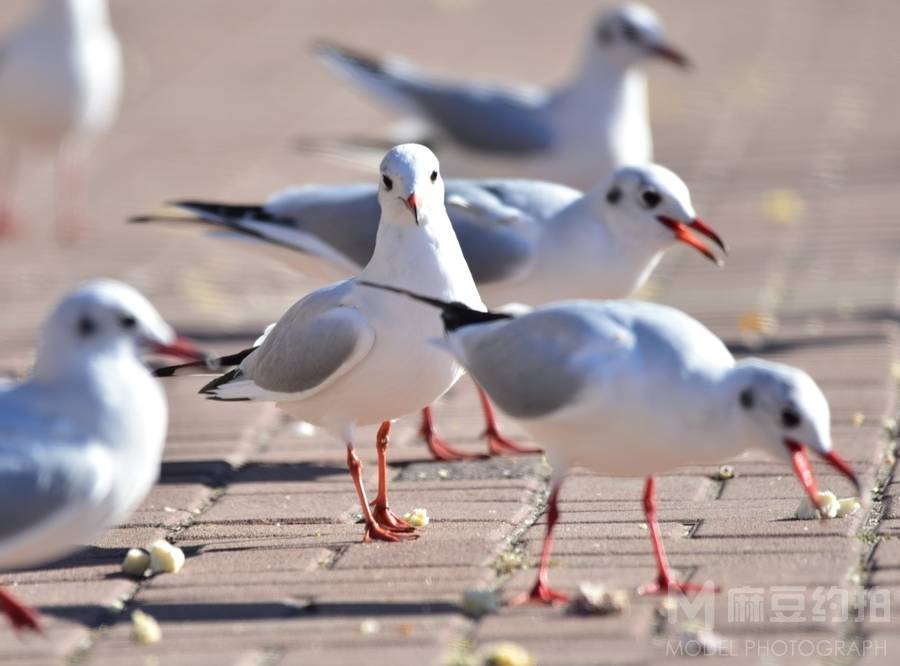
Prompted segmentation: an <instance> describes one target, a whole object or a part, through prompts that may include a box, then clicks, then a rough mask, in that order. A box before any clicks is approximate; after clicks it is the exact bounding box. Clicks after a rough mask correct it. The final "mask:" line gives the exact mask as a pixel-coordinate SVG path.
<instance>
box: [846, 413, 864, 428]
mask: <svg viewBox="0 0 900 666" xmlns="http://www.w3.org/2000/svg"><path fill="white" fill-rule="evenodd" d="M850 422H851V423H853V425H854V426H856V427H857V428H859V427H860V426H861V425H862V424H863V423H865V422H866V415H865V414H863V413H862V412H854V413H853V416H852V417H851V419H850Z"/></svg>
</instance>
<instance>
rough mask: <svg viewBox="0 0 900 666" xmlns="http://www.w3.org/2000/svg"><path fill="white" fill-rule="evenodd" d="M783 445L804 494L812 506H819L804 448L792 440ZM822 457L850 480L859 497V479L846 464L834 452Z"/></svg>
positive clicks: (816, 487)
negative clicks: (789, 454) (786, 448)
mask: <svg viewBox="0 0 900 666" xmlns="http://www.w3.org/2000/svg"><path fill="white" fill-rule="evenodd" d="M784 444H785V446H787V447H788V450H789V451H790V452H791V464H792V465H793V467H794V473H795V474H796V475H797V478H798V479H800V484H801V485H802V486H803V489H804V490H805V491H806V494H807V495H809V498H810V499H811V500H812V502H813V504H815V505H816V506H821V505H820V504H819V487H818V485H817V484H816V476H815V474H813V471H812V467H811V466H810V464H809V456H807V455H806V446H804V445H803V444H801V443H800V442H796V441H794V440H792V439H786V440H784ZM822 457H823V458H824V459H825V460H826V461H827V462H828V464H829V465H831V466H832V467H834V468H835V469H836V470H838V471H839V472H840V473H841V474H843V475H844V476H846V477H847V478H848V479H850V481H851V482H852V483H853V486H854V488H855V489H856V494H857V496H859V495H860V485H859V479H857V478H856V474H854V473H853V470H852V469H850V465H848V464H847V461H846V460H844V459H843V458H842V457H841V456H840V455H838V454H837V453H836V452H834V451H829V452H828V453H826V454H824V455H823V456H822Z"/></svg>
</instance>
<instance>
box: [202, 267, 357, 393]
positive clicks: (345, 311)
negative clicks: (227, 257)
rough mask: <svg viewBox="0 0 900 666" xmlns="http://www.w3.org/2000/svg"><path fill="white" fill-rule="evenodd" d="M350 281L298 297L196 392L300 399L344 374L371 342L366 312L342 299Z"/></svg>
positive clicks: (347, 290)
mask: <svg viewBox="0 0 900 666" xmlns="http://www.w3.org/2000/svg"><path fill="white" fill-rule="evenodd" d="M352 284H353V283H352V281H346V282H340V283H337V284H335V285H332V286H330V287H326V288H324V289H320V290H318V291H315V292H312V293H311V294H309V295H308V296H306V297H305V298H303V299H301V300H300V301H298V302H297V303H296V304H295V305H294V306H293V307H291V309H289V310H288V311H287V312H286V313H285V314H284V315H283V316H282V317H281V319H279V320H278V322H277V323H276V324H275V325H274V327H272V328H271V329H270V330H269V331H268V333H267V335H266V336H265V339H264V340H263V342H262V345H261V346H260V347H259V348H257V349H256V350H255V351H254V352H253V353H251V354H250V355H249V356H247V358H246V359H244V361H243V362H242V363H241V365H240V367H239V368H238V369H237V370H234V371H232V372H229V373H227V374H225V375H223V376H222V377H220V378H218V379H216V380H214V381H212V382H210V383H209V384H207V385H206V386H205V387H204V388H203V389H201V392H202V393H205V394H207V395H210V396H213V397H215V398H218V399H221V400H253V399H263V400H272V399H275V400H285V399H290V400H302V399H303V398H305V397H308V396H310V395H313V394H315V393H317V392H318V391H320V390H322V389H323V388H325V387H326V386H328V385H329V384H330V383H331V382H333V381H335V380H336V379H338V378H339V377H341V376H342V375H344V374H345V373H346V372H347V371H349V370H350V369H351V368H352V367H353V366H355V365H356V364H357V363H358V362H359V361H361V360H362V359H363V358H364V357H365V356H366V355H367V354H368V353H369V350H371V348H372V346H373V344H374V342H375V333H374V331H373V330H372V328H371V327H370V326H369V324H368V322H367V321H366V319H365V317H363V316H362V315H361V314H360V313H359V312H358V311H357V310H356V309H355V308H353V307H350V306H347V305H344V304H343V303H342V300H343V299H344V297H345V296H346V295H347V294H348V293H349V291H350V289H351V288H352Z"/></svg>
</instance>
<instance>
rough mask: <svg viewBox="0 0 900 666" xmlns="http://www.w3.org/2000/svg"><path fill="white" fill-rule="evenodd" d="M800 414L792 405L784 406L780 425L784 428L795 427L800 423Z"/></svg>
mask: <svg viewBox="0 0 900 666" xmlns="http://www.w3.org/2000/svg"><path fill="white" fill-rule="evenodd" d="M801 420H802V419H801V418H800V415H799V414H798V413H797V410H796V409H794V408H793V407H785V408H784V409H783V410H782V411H781V425H782V426H784V427H785V428H788V429H790V428H796V427H797V426H798V425H800V421H801Z"/></svg>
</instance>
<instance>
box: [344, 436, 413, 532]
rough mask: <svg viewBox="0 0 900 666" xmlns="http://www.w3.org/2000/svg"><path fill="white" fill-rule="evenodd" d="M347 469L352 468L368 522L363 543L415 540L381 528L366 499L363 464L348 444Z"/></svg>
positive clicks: (351, 445)
mask: <svg viewBox="0 0 900 666" xmlns="http://www.w3.org/2000/svg"><path fill="white" fill-rule="evenodd" d="M347 467H349V468H350V476H352V477H353V485H354V486H355V487H356V496H357V497H358V498H359V506H360V508H362V513H363V520H365V522H366V532H365V534H364V535H363V543H368V542H369V541H372V540H373V539H374V540H376V541H403V540H404V539H415V538H417V536H418V535H415V534H398V533H397V532H391V531H389V530H386V529H384V528H383V527H381V526H380V525H379V524H378V523H377V522H376V521H375V517H374V516H373V515H372V511H371V509H369V501H368V500H367V499H366V489H365V488H363V482H362V462H360V460H359V458H358V457H357V455H356V451H355V450H354V449H353V444H350V443H348V444H347Z"/></svg>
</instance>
